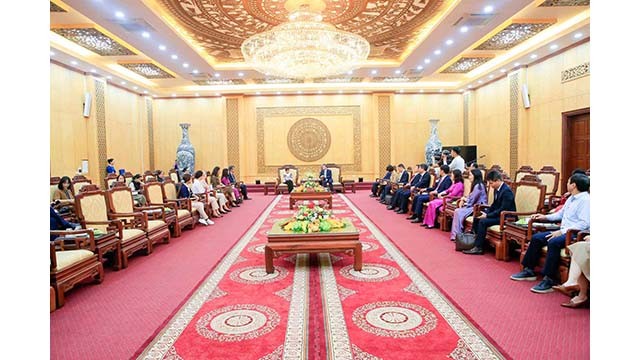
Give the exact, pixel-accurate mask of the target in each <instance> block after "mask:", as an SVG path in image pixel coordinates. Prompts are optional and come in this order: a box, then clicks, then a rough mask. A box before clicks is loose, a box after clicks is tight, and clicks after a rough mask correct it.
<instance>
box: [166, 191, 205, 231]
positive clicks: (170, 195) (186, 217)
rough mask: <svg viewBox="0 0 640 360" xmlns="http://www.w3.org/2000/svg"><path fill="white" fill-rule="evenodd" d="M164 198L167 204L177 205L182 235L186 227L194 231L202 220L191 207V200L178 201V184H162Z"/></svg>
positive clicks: (178, 221)
mask: <svg viewBox="0 0 640 360" xmlns="http://www.w3.org/2000/svg"><path fill="white" fill-rule="evenodd" d="M162 196H163V199H164V202H165V203H167V202H168V203H173V204H175V210H176V224H177V225H178V227H177V229H178V230H179V231H180V234H181V233H182V230H183V229H184V228H186V227H189V228H190V229H193V228H194V227H195V224H196V222H197V221H198V219H199V218H200V215H199V214H198V211H197V210H196V209H194V208H193V207H192V206H191V199H178V191H177V189H176V184H175V183H173V181H171V182H165V183H163V184H162Z"/></svg>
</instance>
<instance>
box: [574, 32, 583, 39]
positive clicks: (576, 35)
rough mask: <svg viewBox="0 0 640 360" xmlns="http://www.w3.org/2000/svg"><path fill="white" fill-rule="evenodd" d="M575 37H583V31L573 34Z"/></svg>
mask: <svg viewBox="0 0 640 360" xmlns="http://www.w3.org/2000/svg"><path fill="white" fill-rule="evenodd" d="M573 37H574V38H576V39H579V38H581V37H582V33H575V34H574V35H573Z"/></svg>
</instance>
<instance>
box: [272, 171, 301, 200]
mask: <svg viewBox="0 0 640 360" xmlns="http://www.w3.org/2000/svg"><path fill="white" fill-rule="evenodd" d="M287 168H288V169H289V173H291V175H292V177H293V186H294V187H295V186H298V185H300V170H299V169H298V168H297V167H295V166H293V165H283V166H281V167H279V168H278V177H277V178H276V194H283V193H285V192H287V191H288V190H289V189H288V188H287V184H286V183H285V182H284V180H283V179H284V174H285V169H287Z"/></svg>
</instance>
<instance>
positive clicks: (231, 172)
mask: <svg viewBox="0 0 640 360" xmlns="http://www.w3.org/2000/svg"><path fill="white" fill-rule="evenodd" d="M235 168H236V167H235V166H233V165H229V181H230V182H231V185H232V186H235V187H238V188H240V193H242V198H243V199H244V200H251V198H250V197H249V195H247V185H245V184H244V183H238V182H237V179H236V174H235Z"/></svg>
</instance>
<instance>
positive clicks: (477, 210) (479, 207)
mask: <svg viewBox="0 0 640 360" xmlns="http://www.w3.org/2000/svg"><path fill="white" fill-rule="evenodd" d="M490 207H491V205H487V204H475V205H473V217H474V218H476V217H478V216H480V213H481V212H482V210H484V209H488V208H490Z"/></svg>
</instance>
